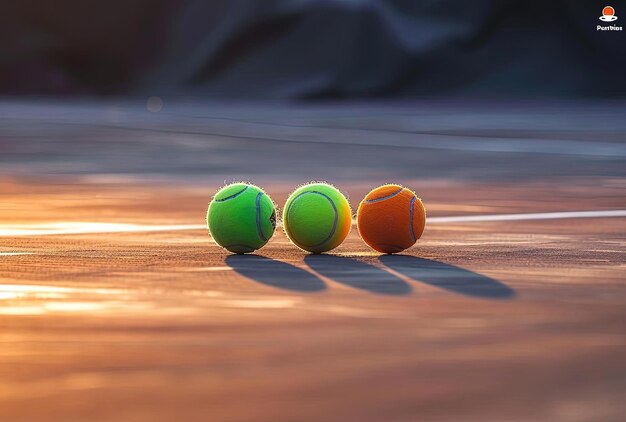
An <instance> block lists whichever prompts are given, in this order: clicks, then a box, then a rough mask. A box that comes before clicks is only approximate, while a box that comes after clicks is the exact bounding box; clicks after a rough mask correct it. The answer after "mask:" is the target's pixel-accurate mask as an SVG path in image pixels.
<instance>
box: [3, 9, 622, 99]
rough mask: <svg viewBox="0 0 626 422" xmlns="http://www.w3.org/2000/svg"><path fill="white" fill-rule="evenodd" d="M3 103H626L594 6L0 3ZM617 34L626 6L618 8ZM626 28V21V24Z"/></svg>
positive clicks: (610, 37) (613, 48) (618, 39)
mask: <svg viewBox="0 0 626 422" xmlns="http://www.w3.org/2000/svg"><path fill="white" fill-rule="evenodd" d="M2 3H3V4H2V8H1V12H0V95H11V96H12V95H22V94H29V95H67V94H74V95H125V96H151V95H156V96H163V95H185V96H188V95H191V96H208V97H215V98H224V97H226V98H246V99H247V98H257V99H314V98H324V99H326V98H329V99H343V98H405V97H406V98H414V97H435V96H436V97H445V98H450V97H451V98H496V99H497V98H529V97H530V98H537V97H538V98H594V97H595V98H597V97H618V96H623V95H624V93H625V92H626V78H624V75H625V74H626V54H625V53H626V47H625V46H626V43H625V42H624V32H623V31H621V32H618V31H598V30H597V28H596V27H597V25H598V24H602V25H607V23H605V22H601V21H599V20H598V17H599V16H600V15H601V12H602V8H603V7H604V6H606V4H605V3H603V2H597V1H584V2H582V1H581V2H572V1H565V0H562V1H550V2H545V1H524V0H506V1H504V0H498V1H495V0H475V1H471V2H462V1H451V0H439V1H416V0H264V1H252V0H213V1H206V0H111V1H106V2H103V1H95V0H80V1H79V0H57V1H48V0H22V1H19V2H17V1H4V2H2ZM613 6H614V7H615V11H616V13H615V14H616V16H618V20H617V21H615V22H613V24H614V25H620V23H621V22H622V20H621V19H620V17H621V15H622V14H626V6H624V7H623V8H622V7H620V4H613ZM624 18H625V19H626V15H625V16H624Z"/></svg>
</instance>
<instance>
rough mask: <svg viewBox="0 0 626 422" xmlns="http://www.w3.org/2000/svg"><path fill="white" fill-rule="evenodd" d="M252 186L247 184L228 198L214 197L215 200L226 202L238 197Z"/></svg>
mask: <svg viewBox="0 0 626 422" xmlns="http://www.w3.org/2000/svg"><path fill="white" fill-rule="evenodd" d="M249 187H250V186H246V187H244V188H243V189H241V190H240V191H239V192H236V193H233V194H232V195H229V196H227V197H226V198H222V199H217V198H214V199H213V200H214V201H215V202H224V201H228V200H229V199H233V198H236V197H238V196H239V195H241V194H242V193H244V192H245V191H246V189H248V188H249Z"/></svg>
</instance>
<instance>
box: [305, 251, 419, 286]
mask: <svg viewBox="0 0 626 422" xmlns="http://www.w3.org/2000/svg"><path fill="white" fill-rule="evenodd" d="M304 262H305V263H306V264H307V265H308V266H309V267H310V268H312V269H313V270H315V271H316V272H317V273H318V274H320V275H323V276H324V277H328V278H329V279H331V280H333V281H336V282H338V283H343V284H346V285H348V286H350V287H354V288H356V289H362V290H367V291H369V292H372V293H377V294H383V295H406V294H409V293H411V290H412V289H411V286H410V285H409V284H408V283H406V282H404V281H403V280H401V279H399V278H398V277H396V276H394V275H393V274H390V273H388V272H387V271H385V270H382V269H380V268H377V267H375V266H373V265H370V264H366V263H364V262H361V261H358V260H356V259H353V258H345V257H341V256H334V255H308V256H306V257H305V258H304Z"/></svg>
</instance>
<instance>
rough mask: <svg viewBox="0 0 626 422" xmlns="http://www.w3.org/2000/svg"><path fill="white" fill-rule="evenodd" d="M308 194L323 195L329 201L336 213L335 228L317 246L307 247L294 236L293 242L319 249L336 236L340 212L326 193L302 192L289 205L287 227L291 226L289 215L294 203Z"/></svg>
mask: <svg viewBox="0 0 626 422" xmlns="http://www.w3.org/2000/svg"><path fill="white" fill-rule="evenodd" d="M308 193H314V194H317V195H321V196H323V197H324V198H326V199H327V200H328V202H330V205H331V207H333V211H334V213H335V219H334V221H333V227H332V229H331V230H330V233H329V235H328V236H327V237H326V238H325V239H324V240H323V241H322V242H320V243H317V244H315V245H306V244H304V243H302V242H299V241H298V239H295V236H293V235H292V236H293V237H294V239H293V240H294V241H295V242H296V243H299V244H300V245H304V246H306V247H307V248H316V247H318V246H322V245H323V244H324V243H326V242H328V241H329V240H330V239H332V237H333V236H334V234H335V231H336V230H337V221H338V220H339V212H338V211H337V206H336V205H335V202H334V201H333V200H332V199H331V198H330V197H329V196H328V195H326V194H325V193H322V192H318V191H307V192H301V193H299V194H298V195H297V196H296V197H295V198H293V200H292V201H291V202H290V203H289V208H288V209H287V226H288V225H289V215H290V213H291V207H292V205H293V204H294V202H296V200H297V199H298V198H300V197H301V196H303V195H306V194H308Z"/></svg>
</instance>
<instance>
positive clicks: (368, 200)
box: [365, 188, 404, 204]
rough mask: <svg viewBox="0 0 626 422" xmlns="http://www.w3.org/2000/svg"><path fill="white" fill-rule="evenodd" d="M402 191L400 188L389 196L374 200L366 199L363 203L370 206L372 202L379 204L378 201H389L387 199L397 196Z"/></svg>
mask: <svg viewBox="0 0 626 422" xmlns="http://www.w3.org/2000/svg"><path fill="white" fill-rule="evenodd" d="M403 190H404V188H400V189H398V190H397V191H395V192H392V193H390V194H389V195H385V196H381V197H380V198H374V199H366V200H365V203H367V204H371V203H373V202H380V201H384V200H385V199H389V198H393V197H394V196H396V195H397V194H399V193H400V192H402V191H403Z"/></svg>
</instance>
